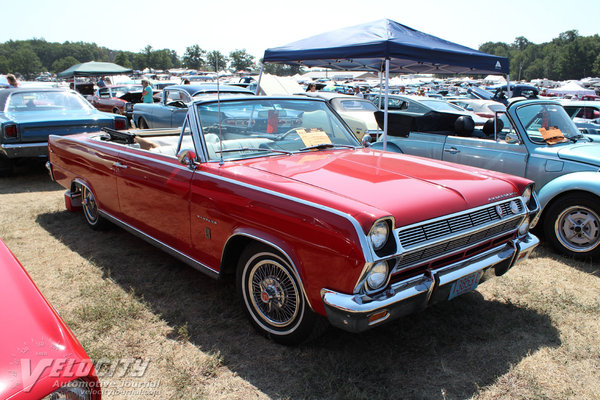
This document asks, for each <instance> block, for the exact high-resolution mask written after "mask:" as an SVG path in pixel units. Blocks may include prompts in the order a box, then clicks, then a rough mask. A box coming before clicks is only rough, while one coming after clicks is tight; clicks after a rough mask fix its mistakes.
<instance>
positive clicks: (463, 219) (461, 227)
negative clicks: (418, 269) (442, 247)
mask: <svg viewBox="0 0 600 400" xmlns="http://www.w3.org/2000/svg"><path fill="white" fill-rule="evenodd" d="M516 203H517V205H518V209H519V213H520V212H522V211H523V204H522V203H521V201H516ZM500 207H501V208H502V215H505V216H513V213H512V211H511V210H510V202H506V203H502V204H500ZM501 219H502V217H501V216H500V215H498V212H497V211H496V206H492V207H487V208H483V209H481V210H477V211H473V212H470V213H467V214H463V215H459V216H456V217H452V218H449V219H445V220H440V221H435V222H432V223H428V224H424V225H418V226H415V227H412V228H409V229H405V230H401V231H400V232H399V233H398V238H399V239H400V243H401V244H402V247H404V249H406V250H408V249H410V248H411V247H413V246H416V245H419V244H421V243H423V242H426V241H429V240H436V239H439V238H441V237H444V236H447V235H452V234H460V233H461V232H463V231H466V230H468V229H472V228H477V227H480V226H483V225H485V224H488V223H491V222H494V221H500V220H501Z"/></svg>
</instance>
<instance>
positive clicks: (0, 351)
mask: <svg viewBox="0 0 600 400" xmlns="http://www.w3.org/2000/svg"><path fill="white" fill-rule="evenodd" d="M0 303H1V304H2V307H1V308H0V326H1V327H2V330H1V333H0V338H1V339H2V340H1V341H0V399H11V400H12V399H15V400H16V399H41V398H44V399H46V398H48V399H72V400H100V398H101V390H100V384H99V382H98V378H97V376H96V373H95V371H94V365H93V364H92V362H91V361H90V359H89V357H88V356H87V354H86V353H85V351H84V350H83V348H82V347H81V345H80V344H79V342H78V341H77V339H76V338H75V336H74V335H73V332H71V331H70V330H69V328H68V327H67V326H66V325H65V323H64V321H63V320H62V319H61V318H60V316H59V315H58V314H57V312H56V310H54V308H53V307H52V305H50V303H48V301H47V300H46V299H45V298H44V296H42V294H41V293H40V291H39V290H38V288H37V287H36V286H35V284H34V283H33V281H32V280H31V278H30V277H29V275H28V274H27V272H26V271H25V269H24V268H23V266H22V265H21V264H20V263H19V261H18V260H17V259H16V257H15V256H14V255H13V254H12V253H11V252H10V250H9V249H8V248H7V247H6V245H5V244H4V243H2V241H0ZM44 396H49V397H44Z"/></svg>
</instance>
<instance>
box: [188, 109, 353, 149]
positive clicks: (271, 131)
mask: <svg viewBox="0 0 600 400" xmlns="http://www.w3.org/2000/svg"><path fill="white" fill-rule="evenodd" d="M197 107H198V112H199V116H200V125H201V128H202V133H203V134H204V138H205V142H206V146H207V150H208V155H209V160H211V161H215V160H220V159H221V156H222V157H223V159H224V160H227V159H237V158H248V157H259V156H264V155H270V154H281V153H287V152H298V151H310V150H318V149H324V148H331V147H335V146H360V144H359V143H358V140H357V139H356V137H355V136H354V135H352V133H350V132H349V131H348V129H347V128H346V127H345V125H344V124H343V123H342V121H340V119H339V118H338V117H337V116H336V115H334V114H333V113H332V112H331V110H330V109H329V108H328V106H327V105H326V104H325V103H324V102H321V101H310V100H289V99H260V100H255V101H243V100H237V101H225V102H221V105H220V108H219V107H218V104H217V103H204V104H199V105H198V106H197ZM219 122H220V127H219ZM219 128H220V129H219ZM309 148H310V149H309Z"/></svg>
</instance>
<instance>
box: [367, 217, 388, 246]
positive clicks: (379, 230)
mask: <svg viewBox="0 0 600 400" xmlns="http://www.w3.org/2000/svg"><path fill="white" fill-rule="evenodd" d="M388 234H389V229H388V224H387V222H385V221H379V222H377V223H376V224H375V225H373V227H372V228H371V232H369V238H370V239H371V243H373V248H374V249H375V250H379V249H381V248H382V247H383V245H384V244H385V242H387V240H388Z"/></svg>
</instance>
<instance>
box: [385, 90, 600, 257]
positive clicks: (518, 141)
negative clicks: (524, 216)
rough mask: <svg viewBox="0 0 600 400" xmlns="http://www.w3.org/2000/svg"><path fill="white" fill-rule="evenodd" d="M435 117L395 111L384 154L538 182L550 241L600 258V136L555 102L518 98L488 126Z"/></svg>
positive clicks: (544, 226)
mask: <svg viewBox="0 0 600 400" xmlns="http://www.w3.org/2000/svg"><path fill="white" fill-rule="evenodd" d="M437 117H438V116H431V115H425V116H421V117H415V118H414V119H412V120H410V119H406V118H404V119H402V120H399V121H398V120H395V119H394V116H393V115H391V114H390V128H389V138H388V143H387V145H386V149H387V150H390V151H397V152H402V153H406V154H413V155H417V156H423V157H429V158H435V159H438V160H444V161H451V162H455V163H461V164H467V165H472V166H475V167H481V168H485V169H490V170H494V171H500V172H506V173H509V174H513V175H519V176H523V177H526V178H529V179H531V180H534V181H535V183H536V189H537V191H538V193H539V200H540V203H541V206H542V208H543V211H542V213H540V214H539V217H538V219H539V222H540V225H541V228H542V229H543V234H544V236H545V239H546V240H547V241H548V242H549V243H550V244H552V246H553V247H554V248H555V249H557V250H558V251H560V252H561V253H563V254H565V255H569V256H576V257H580V258H581V257H590V256H591V257H595V258H596V259H598V258H599V257H600V173H599V172H600V137H599V136H594V135H585V136H584V135H582V134H581V133H580V132H579V131H578V130H577V128H576V127H575V125H574V123H573V121H572V120H571V119H570V118H569V116H568V115H567V113H566V112H565V110H564V108H563V107H562V106H561V105H560V104H559V103H557V102H554V101H550V100H521V101H514V102H512V103H510V104H509V105H508V107H507V110H506V112H503V113H497V114H496V118H495V119H490V120H489V121H488V122H487V123H486V124H485V125H484V126H483V128H482V129H475V127H474V124H473V123H472V122H471V123H465V121H456V124H454V125H453V124H452V123H448V120H447V119H446V120H443V123H442V124H440V123H437V122H436V121H434V122H432V121H431V119H435V118H437ZM427 118H429V120H426V119H427ZM438 119H439V118H438ZM438 122H439V121H438ZM453 126H456V127H457V128H459V129H456V130H454V129H453ZM419 127H422V128H423V127H424V128H425V129H417V128H419ZM373 147H375V148H383V147H384V146H383V143H382V142H376V143H374V144H373ZM491 200H493V199H491ZM537 222H538V220H534V221H532V222H531V224H532V226H535V225H536V224H537Z"/></svg>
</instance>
